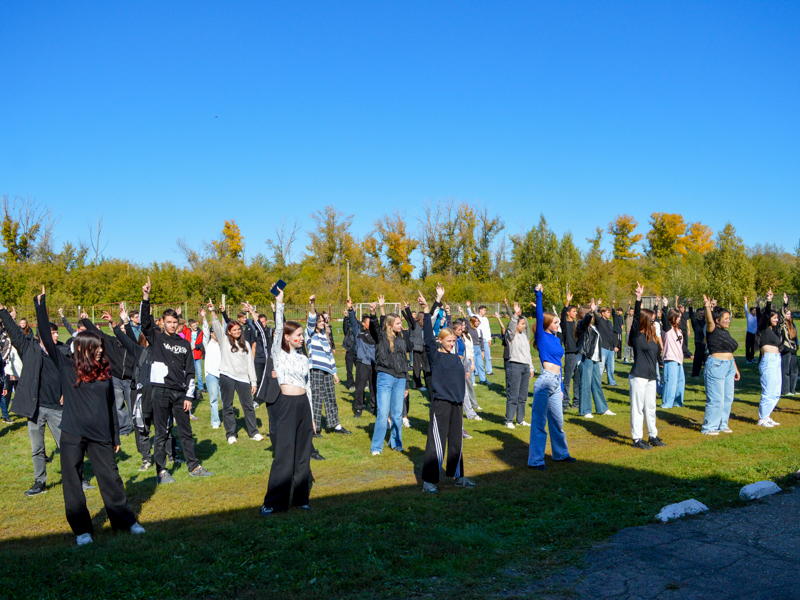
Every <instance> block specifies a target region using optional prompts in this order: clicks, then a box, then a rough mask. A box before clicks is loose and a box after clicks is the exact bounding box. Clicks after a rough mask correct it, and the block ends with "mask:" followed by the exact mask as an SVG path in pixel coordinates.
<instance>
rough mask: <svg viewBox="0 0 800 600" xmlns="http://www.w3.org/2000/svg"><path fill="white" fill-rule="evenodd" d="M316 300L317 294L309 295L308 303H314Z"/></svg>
mask: <svg viewBox="0 0 800 600" xmlns="http://www.w3.org/2000/svg"><path fill="white" fill-rule="evenodd" d="M316 301H317V295H316V294H311V295H310V296H309V297H308V303H309V304H314V303H315V302H316Z"/></svg>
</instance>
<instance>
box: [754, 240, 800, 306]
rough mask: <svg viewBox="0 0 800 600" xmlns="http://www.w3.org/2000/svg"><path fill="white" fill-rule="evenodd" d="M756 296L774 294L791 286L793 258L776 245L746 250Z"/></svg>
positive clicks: (764, 245) (760, 245)
mask: <svg viewBox="0 0 800 600" xmlns="http://www.w3.org/2000/svg"><path fill="white" fill-rule="evenodd" d="M748 254H749V255H750V264H751V265H753V276H754V283H755V289H756V293H757V294H765V293H766V291H767V290H768V289H770V288H772V289H773V290H774V291H775V292H776V293H777V292H778V291H784V290H786V289H787V288H789V287H791V285H792V267H793V266H794V257H793V256H792V255H791V254H789V253H787V252H786V250H784V249H783V248H781V247H780V246H777V245H776V244H757V245H756V246H754V247H753V248H750V249H749V250H748Z"/></svg>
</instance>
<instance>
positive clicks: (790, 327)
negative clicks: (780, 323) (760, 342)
mask: <svg viewBox="0 0 800 600" xmlns="http://www.w3.org/2000/svg"><path fill="white" fill-rule="evenodd" d="M784 321H785V323H786V331H788V332H789V337H790V338H792V339H797V329H795V327H794V320H792V313H789V314H787V315H786V316H785V317H784Z"/></svg>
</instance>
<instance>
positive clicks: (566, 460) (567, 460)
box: [556, 456, 578, 463]
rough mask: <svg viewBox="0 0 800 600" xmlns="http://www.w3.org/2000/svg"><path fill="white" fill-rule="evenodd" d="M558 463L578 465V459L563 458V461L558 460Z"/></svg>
mask: <svg viewBox="0 0 800 600" xmlns="http://www.w3.org/2000/svg"><path fill="white" fill-rule="evenodd" d="M556 462H563V463H576V462H578V459H577V458H575V457H573V456H568V457H567V458H562V459H561V460H556Z"/></svg>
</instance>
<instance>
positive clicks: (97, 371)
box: [72, 331, 111, 387]
mask: <svg viewBox="0 0 800 600" xmlns="http://www.w3.org/2000/svg"><path fill="white" fill-rule="evenodd" d="M101 348H102V350H103V356H102V357H101V358H100V360H99V361H98V360H97V358H95V357H96V355H97V351H98V350H99V349H101ZM72 360H73V364H74V367H75V372H76V373H77V375H78V379H77V381H76V382H75V384H74V386H73V387H78V386H79V385H80V384H81V382H83V383H92V382H93V381H106V380H107V379H111V363H109V362H108V358H106V343H105V340H103V338H101V337H100V336H99V335H97V334H96V333H93V332H91V331H81V332H80V333H79V334H78V335H76V336H75V345H74V347H73V355H72Z"/></svg>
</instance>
